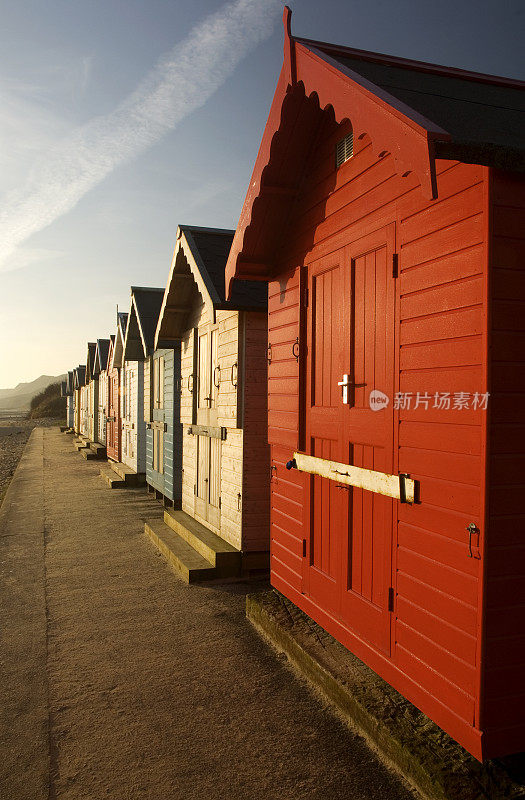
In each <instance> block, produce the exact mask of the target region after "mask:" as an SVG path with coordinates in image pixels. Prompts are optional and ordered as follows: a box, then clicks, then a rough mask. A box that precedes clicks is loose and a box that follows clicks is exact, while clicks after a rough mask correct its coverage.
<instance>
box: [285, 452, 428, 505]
mask: <svg viewBox="0 0 525 800" xmlns="http://www.w3.org/2000/svg"><path fill="white" fill-rule="evenodd" d="M294 461H295V465H296V467H297V469H298V470H300V471H301V472H311V473H312V474H313V475H320V476H321V477H322V478H329V479H330V480H332V481H337V483H344V484H347V485H348V486H355V487H356V488H358V489H365V490H366V491H367V492H375V493H376V494H383V495H385V496H386V497H393V498H394V500H400V501H401V502H403V503H410V504H412V503H414V500H415V489H416V482H415V481H414V480H413V479H412V478H408V477H407V476H405V475H388V473H386V472H376V471H374V470H373V469H363V468H362V467H354V466H353V465H352V464H341V463H339V462H338V461H328V460H327V459H325V458H317V456H307V455H306V454H305V453H294Z"/></svg>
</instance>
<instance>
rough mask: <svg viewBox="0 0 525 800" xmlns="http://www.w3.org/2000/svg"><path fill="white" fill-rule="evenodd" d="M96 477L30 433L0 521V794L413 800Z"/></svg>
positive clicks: (74, 798) (132, 498) (57, 799)
mask: <svg viewBox="0 0 525 800" xmlns="http://www.w3.org/2000/svg"><path fill="white" fill-rule="evenodd" d="M98 469H99V468H98V465H97V463H96V462H94V463H93V462H86V461H84V460H83V459H82V458H80V456H79V455H78V454H77V453H76V452H74V451H73V448H72V445H71V440H70V438H68V437H66V436H64V435H62V434H60V433H59V432H58V430H54V429H47V430H44V429H37V430H35V431H34V432H33V434H32V436H31V438H30V440H29V443H28V445H27V448H26V451H25V453H24V456H23V458H22V461H21V463H20V466H19V468H18V470H17V473H16V475H15V477H14V479H13V481H12V484H11V486H10V488H9V490H8V493H7V495H6V499H5V502H4V505H3V507H2V510H1V511H0V582H1V583H0V587H1V603H2V608H3V613H2V638H1V643H0V648H1V649H0V667H1V670H2V674H1V675H0V692H1V697H0V703H1V711H2V717H1V720H0V798H1V800H101V798H108V797H109V798H112V800H138V799H139V798H140V800H193V798H195V800H197V798H199V800H201V799H202V798H204V799H205V800H237V798H238V799H239V800H278V799H279V800H280V799H281V798H283V799H284V800H299V798H301V800H343V798H344V800H361V798H362V800H365V799H366V800H408V799H409V798H411V797H413V795H412V794H411V793H410V792H409V791H408V790H407V789H406V788H405V787H404V786H403V785H402V784H401V783H400V781H399V780H398V779H397V778H396V777H395V776H394V775H393V774H392V773H391V772H389V770H388V769H387V768H386V767H385V766H383V765H382V763H381V762H380V761H379V760H378V758H377V757H376V755H375V754H374V753H373V752H372V751H371V750H369V749H368V747H367V745H366V744H365V743H364V742H363V740H361V739H360V738H359V737H358V736H357V735H355V734H353V733H352V732H350V731H349V730H348V729H347V728H346V727H345V726H344V725H343V724H342V723H341V722H340V721H339V720H338V719H337V718H336V717H335V716H334V715H333V714H332V713H331V712H330V711H329V710H328V709H327V708H326V707H324V705H323V703H322V701H321V700H320V699H318V698H317V697H315V696H314V695H312V694H311V693H310V691H309V689H308V688H307V687H306V686H305V684H303V683H302V681H301V680H300V679H299V678H298V677H296V675H295V674H294V673H293V672H292V671H291V670H290V669H289V667H288V666H287V662H285V661H284V662H283V660H282V659H281V658H279V656H277V655H276V654H275V652H274V651H273V650H272V649H271V648H270V647H269V646H268V645H267V644H265V643H264V642H263V641H262V640H261V639H260V637H259V636H258V634H257V633H256V632H255V631H254V630H253V629H252V627H251V625H250V624H249V623H248V622H247V621H246V618H245V613H244V605H245V593H246V592H247V591H248V590H251V591H253V586H251V587H249V586H248V585H244V584H243V585H239V584H238V585H235V586H221V587H216V586H213V587H195V586H193V587H192V586H187V585H185V584H183V583H182V582H180V581H179V580H178V579H177V578H176V577H175V575H174V574H173V573H172V572H171V570H170V569H169V567H168V566H167V565H166V564H165V562H164V560H163V559H162V557H161V556H160V555H159V554H158V553H157V551H156V550H155V548H154V547H153V546H152V544H151V543H150V542H149V541H148V540H147V539H146V537H145V535H144V533H143V527H144V526H143V522H144V519H145V518H147V517H154V516H160V515H161V513H162V509H161V506H160V505H159V504H158V503H156V502H155V501H154V500H153V499H152V498H151V497H150V496H148V495H147V494H146V493H145V491H144V490H143V489H142V490H141V489H134V490H124V489H122V490H114V491H110V490H109V489H107V488H106V487H105V486H104V484H103V483H102V481H101V479H100V478H99V476H98Z"/></svg>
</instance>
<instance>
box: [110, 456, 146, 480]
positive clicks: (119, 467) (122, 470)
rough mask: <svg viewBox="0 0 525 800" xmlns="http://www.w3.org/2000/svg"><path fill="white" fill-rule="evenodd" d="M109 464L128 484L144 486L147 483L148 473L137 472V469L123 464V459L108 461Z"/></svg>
mask: <svg viewBox="0 0 525 800" xmlns="http://www.w3.org/2000/svg"><path fill="white" fill-rule="evenodd" d="M108 464H109V466H110V467H111V469H112V470H113V472H115V473H116V474H117V475H118V476H119V477H120V478H122V480H123V481H126V486H144V485H145V483H146V475H145V473H144V472H135V470H133V469H131V467H128V465H127V464H123V463H122V462H121V461H108Z"/></svg>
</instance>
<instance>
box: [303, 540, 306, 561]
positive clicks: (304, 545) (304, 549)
mask: <svg viewBox="0 0 525 800" xmlns="http://www.w3.org/2000/svg"><path fill="white" fill-rule="evenodd" d="M303 558H306V539H303Z"/></svg>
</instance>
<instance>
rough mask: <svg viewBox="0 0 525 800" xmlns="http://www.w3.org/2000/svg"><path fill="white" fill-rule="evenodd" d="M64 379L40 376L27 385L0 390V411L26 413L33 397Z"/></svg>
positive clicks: (63, 376) (63, 377)
mask: <svg viewBox="0 0 525 800" xmlns="http://www.w3.org/2000/svg"><path fill="white" fill-rule="evenodd" d="M65 379H66V376H65V375H41V376H40V377H39V378H36V379H35V380H34V381H30V382H29V383H19V384H18V386H15V387H14V389H0V410H2V411H28V410H29V407H30V405H31V400H32V399H33V397H34V396H35V395H36V394H38V393H39V392H42V391H43V390H44V389H46V388H47V387H48V386H49V385H50V384H52V383H59V382H60V381H64V380H65Z"/></svg>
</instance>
